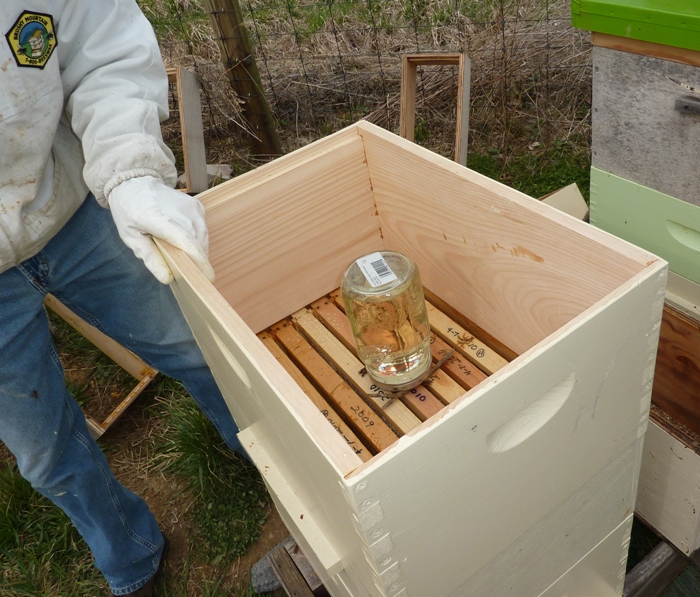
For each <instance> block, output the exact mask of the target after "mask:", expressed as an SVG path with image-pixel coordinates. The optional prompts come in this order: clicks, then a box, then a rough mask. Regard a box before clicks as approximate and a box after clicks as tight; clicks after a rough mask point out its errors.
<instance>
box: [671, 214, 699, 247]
mask: <svg viewBox="0 0 700 597" xmlns="http://www.w3.org/2000/svg"><path fill="white" fill-rule="evenodd" d="M666 229H667V230H668V232H669V234H670V235H671V236H672V237H673V238H674V239H676V240H677V241H678V242H679V243H681V244H682V245H683V246H685V247H688V248H689V249H692V250H693V251H700V231H698V230H695V228H690V227H688V226H685V225H684V224H680V223H679V222H674V221H673V220H668V221H667V222H666Z"/></svg>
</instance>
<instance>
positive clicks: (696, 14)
mask: <svg viewBox="0 0 700 597" xmlns="http://www.w3.org/2000/svg"><path fill="white" fill-rule="evenodd" d="M571 22H572V24H573V25H574V27H578V28H579V29H588V30H590V31H596V32H598V33H609V34H610V35H617V36H619V37H628V38H631V39H640V40H643V41H650V42H654V43H657V44H664V45H666V46H673V47H676V48H687V49H689V50H699V51H700V1H699V0H571Z"/></svg>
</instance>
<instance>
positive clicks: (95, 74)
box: [0, 0, 177, 272]
mask: <svg viewBox="0 0 700 597" xmlns="http://www.w3.org/2000/svg"><path fill="white" fill-rule="evenodd" d="M0 33H2V35H3V37H2V38H0V272H2V271H5V270H7V269H8V268H10V267H13V266H14V265H17V264H18V263H20V262H22V261H24V260H25V259H28V258H29V257H31V256H33V255H35V254H36V253H37V252H39V251H40V250H41V248H42V247H43V246H44V245H45V244H46V243H47V242H48V241H49V240H50V239H51V238H52V237H53V236H54V235H55V234H56V233H57V232H58V231H59V230H60V229H61V227H62V226H63V225H64V224H65V223H66V222H67V221H68V219H70V217H71V216H72V215H73V214H74V213H75V211H76V210H77V209H78V207H79V206H80V205H81V203H82V202H83V200H84V199H85V197H86V195H87V193H88V190H89V191H92V193H93V194H94V195H95V197H96V198H97V200H98V201H99V202H100V203H101V204H102V205H103V206H105V207H107V206H108V204H107V198H108V197H109V193H110V191H111V190H112V189H113V188H114V187H115V186H116V185H118V184H119V183H120V182H122V181H124V180H127V179H129V178H134V177H137V176H146V175H148V176H156V177H159V178H161V179H163V181H164V182H165V183H166V184H168V185H170V186H174V185H175V181H176V176H177V175H176V171H175V166H174V160H173V156H172V153H171V152H170V150H169V149H168V148H167V147H166V146H165V145H164V143H163V141H162V137H161V132H160V122H161V120H163V119H165V118H166V117H167V110H168V103H167V99H168V96H167V93H168V88H167V76H166V73H165V68H164V66H163V62H162V60H161V57H160V52H159V48H158V44H157V42H156V39H155V35H154V33H153V30H152V28H151V26H150V24H149V22H148V21H147V20H146V18H145V17H144V16H143V14H142V13H141V12H140V10H139V8H138V6H137V5H136V3H135V2H134V1H133V0H62V1H59V0H24V1H22V2H17V1H15V0H4V1H3V3H2V10H1V11H0Z"/></svg>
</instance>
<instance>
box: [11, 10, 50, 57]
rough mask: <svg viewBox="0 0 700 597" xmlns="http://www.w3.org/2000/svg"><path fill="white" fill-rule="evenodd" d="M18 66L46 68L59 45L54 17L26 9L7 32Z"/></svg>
mask: <svg viewBox="0 0 700 597" xmlns="http://www.w3.org/2000/svg"><path fill="white" fill-rule="evenodd" d="M5 38H6V39H7V43H8V44H9V45H10V49H11V50H12V54H14V57H15V61H16V62H17V66H29V67H33V68H44V66H46V63H47V62H48V61H49V58H50V57H51V54H52V53H53V51H54V48H55V47H56V46H57V45H58V41H57V40H56V32H55V29H54V26H53V17H52V16H51V15H45V14H42V13H39V12H28V11H26V10H25V11H24V12H23V13H22V14H21V15H20V16H19V18H18V19H17V20H16V21H15V24H14V25H12V28H11V29H10V30H9V31H8V32H7V33H6V34H5Z"/></svg>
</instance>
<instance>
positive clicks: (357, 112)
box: [141, 0, 591, 173]
mask: <svg viewBox="0 0 700 597" xmlns="http://www.w3.org/2000/svg"><path fill="white" fill-rule="evenodd" d="M141 3H142V5H144V9H145V11H146V13H147V14H149V15H154V14H158V15H160V16H159V20H158V21H157V22H156V23H155V24H156V28H157V30H158V32H159V33H160V39H161V47H162V50H163V54H164V56H165V59H166V62H167V63H168V64H180V65H185V66H187V67H190V68H192V69H194V70H195V71H196V72H197V74H198V75H199V78H200V82H201V85H202V103H203V112H204V118H205V128H206V143H207V151H208V161H209V163H226V164H231V165H233V167H234V172H236V173H238V172H242V171H245V170H247V169H249V168H251V167H254V166H256V165H258V164H259V163H260V160H259V159H257V158H256V157H255V156H251V155H250V152H249V150H248V148H247V143H246V139H247V133H246V131H248V130H249V126H248V125H247V123H246V119H245V117H244V113H243V110H242V108H243V106H244V104H243V103H242V102H241V101H240V99H239V98H237V97H236V95H235V93H234V92H233V91H232V89H231V86H230V85H229V82H228V80H227V78H226V72H225V69H224V67H223V65H222V63H221V60H220V54H219V50H218V46H217V43H216V36H215V34H214V33H213V31H212V29H211V25H210V22H209V17H208V15H207V13H206V12H205V11H204V9H203V7H202V4H201V0H187V1H185V0H180V1H175V0H142V2H141ZM240 5H241V8H242V10H243V12H244V16H245V18H246V20H247V28H248V32H249V36H250V38H251V41H252V43H253V45H254V54H255V56H256V59H257V64H258V68H259V70H260V73H261V78H262V82H263V86H264V88H265V89H264V91H265V95H266V97H267V100H268V102H269V103H270V105H271V107H272V109H273V112H274V115H275V118H276V119H277V123H278V127H277V130H278V133H279V136H280V139H281V142H282V146H283V148H284V151H285V152H289V151H292V150H294V149H296V148H298V147H301V146H303V145H306V144H308V143H309V142H311V141H313V140H315V139H317V138H319V137H321V136H324V135H327V134H329V133H331V132H334V131H335V130H338V129H340V128H342V127H344V126H346V125H348V124H350V123H352V122H354V121H356V120H358V119H360V118H367V119H368V120H371V121H372V122H375V123H377V124H379V125H380V126H383V127H385V128H387V129H389V130H392V131H394V132H398V127H399V113H400V110H399V108H400V82H401V55H402V54H404V53H409V52H410V53H414V52H424V53H430V52H466V53H467V54H468V55H469V56H470V59H471V61H472V81H471V110H470V131H469V133H470V138H469V152H470V153H480V152H485V151H489V150H490V151H493V150H494V149H495V150H496V151H497V152H498V153H499V155H502V156H504V158H505V159H507V158H508V156H509V155H511V154H516V153H518V152H520V153H522V151H523V149H524V148H525V147H527V146H531V145H532V144H533V143H539V144H540V147H542V148H547V147H549V146H551V144H552V143H554V142H559V143H562V142H563V143H570V144H574V145H576V146H578V147H581V148H582V149H583V150H584V151H586V150H587V145H588V138H589V128H590V125H589V111H590V92H591V87H590V54H589V41H588V34H587V33H585V32H581V31H578V30H575V29H573V28H572V27H571V25H570V16H569V2H568V0H512V1H507V0H491V1H488V0H486V1H484V0H480V1H479V2H466V1H459V0H434V1H431V2H425V1H424V0H383V1H381V2H380V1H379V0H363V1H362V2H359V1H348V2H340V1H338V0H325V1H319V2H315V3H300V2H287V1H286V0H285V1H281V0H240ZM163 15H170V17H169V20H168V19H165V18H164V17H163ZM166 22H167V25H166ZM456 85H457V77H456V72H455V69H454V68H452V67H446V68H436V67H421V69H420V70H419V83H418V97H417V102H418V105H417V112H416V114H417V123H416V135H417V136H416V138H417V140H418V141H419V142H420V143H421V144H422V145H425V146H426V147H428V148H430V149H432V150H434V151H436V152H438V153H441V154H443V155H446V156H450V155H451V154H452V153H453V143H454V130H455V120H454V119H455V104H456V100H455V97H456Z"/></svg>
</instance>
